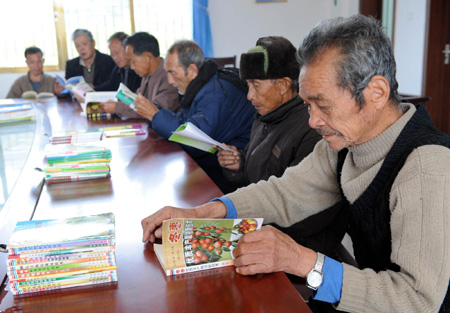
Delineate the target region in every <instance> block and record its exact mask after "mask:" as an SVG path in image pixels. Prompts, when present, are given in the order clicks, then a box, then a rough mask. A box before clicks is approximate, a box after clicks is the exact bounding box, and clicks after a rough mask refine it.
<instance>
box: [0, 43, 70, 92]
mask: <svg viewBox="0 0 450 313" xmlns="http://www.w3.org/2000/svg"><path fill="white" fill-rule="evenodd" d="M25 62H26V63H27V66H28V69H29V71H28V74H27V75H23V76H20V77H19V78H18V79H17V80H16V81H15V82H14V83H13V85H12V86H11V89H10V90H9V92H8V95H7V96H6V97H7V98H20V97H22V95H23V93H24V92H26V91H31V90H34V91H35V92H37V93H41V92H51V93H54V94H59V93H60V92H61V91H62V90H63V89H64V87H62V86H59V85H58V84H56V78H55V77H53V76H50V75H47V74H44V62H45V59H44V54H43V53H42V50H41V49H39V48H38V47H29V48H26V49H25Z"/></svg>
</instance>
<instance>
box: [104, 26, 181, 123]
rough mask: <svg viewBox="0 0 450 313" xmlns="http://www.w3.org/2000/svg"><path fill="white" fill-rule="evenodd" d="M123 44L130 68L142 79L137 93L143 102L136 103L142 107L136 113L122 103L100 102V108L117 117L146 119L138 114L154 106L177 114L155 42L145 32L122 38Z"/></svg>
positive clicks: (173, 91)
mask: <svg viewBox="0 0 450 313" xmlns="http://www.w3.org/2000/svg"><path fill="white" fill-rule="evenodd" d="M124 44H125V46H126V54H127V58H128V60H129V61H130V65H131V69H132V70H134V71H135V72H136V74H138V75H139V76H140V77H142V82H141V86H140V87H139V88H138V90H137V93H138V94H140V95H141V97H142V98H144V99H145V100H146V101H141V102H139V104H140V106H141V108H140V111H138V112H136V111H134V110H132V109H131V108H130V107H129V106H128V105H127V104H126V103H124V102H121V101H119V102H115V101H108V102H105V103H102V104H101V105H102V107H103V109H104V110H105V111H106V112H108V113H116V114H117V115H119V116H124V117H130V118H143V117H145V116H143V115H140V114H139V113H140V112H142V110H144V108H145V107H146V106H150V105H153V104H156V105H158V106H160V107H164V108H167V109H168V110H170V111H173V112H177V111H178V110H179V108H180V105H179V104H178V92H177V89H176V88H175V87H173V86H171V85H170V84H169V82H168V80H167V73H166V71H165V70H164V59H163V58H162V57H161V56H160V55H159V43H158V40H157V39H156V38H155V37H154V36H152V35H150V34H148V33H145V32H139V33H135V34H134V35H132V36H130V37H128V38H127V39H125V41H124Z"/></svg>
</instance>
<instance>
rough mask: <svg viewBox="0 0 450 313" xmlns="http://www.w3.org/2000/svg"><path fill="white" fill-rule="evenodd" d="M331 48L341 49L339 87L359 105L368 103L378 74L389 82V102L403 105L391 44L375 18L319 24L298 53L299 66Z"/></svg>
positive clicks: (355, 18)
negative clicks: (366, 90)
mask: <svg viewBox="0 0 450 313" xmlns="http://www.w3.org/2000/svg"><path fill="white" fill-rule="evenodd" d="M330 48H331V49H332V48H337V49H339V51H340V54H341V58H340V59H339V60H338V61H336V69H335V70H336V76H337V80H338V84H339V85H340V87H342V88H344V89H348V90H349V91H350V92H351V93H352V96H353V97H354V98H355V100H356V101H357V102H358V104H359V105H360V106H361V105H362V104H363V103H364V102H365V99H364V96H363V94H362V92H363V90H364V88H366V87H367V85H368V84H369V82H370V80H371V79H372V77H373V76H375V75H381V76H383V77H385V78H386V79H387V80H388V82H389V86H390V90H391V91H390V95H389V99H390V100H392V101H393V102H394V103H397V104H398V103H400V99H401V98H400V96H399V95H398V90H397V89H398V83H397V79H396V77H395V76H396V64H395V58H394V53H393V52H392V47H391V41H390V39H389V38H388V36H387V35H386V33H385V32H384V31H383V29H382V27H381V25H380V23H379V22H378V21H377V20H376V19H374V18H373V17H368V16H364V15H360V14H357V15H354V16H351V17H348V18H342V17H338V18H334V19H329V20H325V21H323V22H320V23H319V24H317V26H316V27H314V29H313V30H312V31H311V32H310V33H309V34H308V35H307V36H306V37H305V39H304V40H303V42H302V44H301V45H300V47H299V49H298V51H297V57H298V60H299V62H300V66H303V65H307V64H311V63H313V62H315V61H316V58H317V57H318V56H319V55H320V54H321V53H323V52H324V51H326V50H328V49H330Z"/></svg>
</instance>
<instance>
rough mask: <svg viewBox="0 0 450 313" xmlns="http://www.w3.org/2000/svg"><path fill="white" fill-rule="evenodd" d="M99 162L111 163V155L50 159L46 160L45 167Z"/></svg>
mask: <svg viewBox="0 0 450 313" xmlns="http://www.w3.org/2000/svg"><path fill="white" fill-rule="evenodd" d="M100 162H111V154H109V155H101V156H93V157H89V158H87V157H82V158H78V157H64V158H51V159H47V166H52V165H61V164H76V163H79V164H84V163H100Z"/></svg>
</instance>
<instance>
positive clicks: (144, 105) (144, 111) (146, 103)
mask: <svg viewBox="0 0 450 313" xmlns="http://www.w3.org/2000/svg"><path fill="white" fill-rule="evenodd" d="M134 103H135V104H136V106H137V113H138V114H139V115H140V116H142V117H145V118H146V119H148V120H150V121H151V120H152V119H153V116H154V115H155V114H156V113H157V112H158V111H159V109H158V108H157V107H156V105H154V104H153V103H152V102H151V101H150V100H148V99H147V98H145V97H144V96H143V95H141V94H139V95H138V96H137V98H136V100H134Z"/></svg>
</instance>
